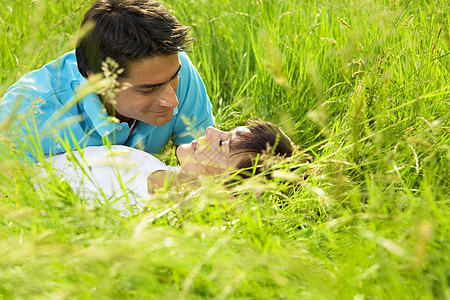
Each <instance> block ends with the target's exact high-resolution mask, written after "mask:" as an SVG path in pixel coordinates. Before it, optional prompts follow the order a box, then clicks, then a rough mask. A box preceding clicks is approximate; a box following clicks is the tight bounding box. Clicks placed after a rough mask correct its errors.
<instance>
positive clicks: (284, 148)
mask: <svg viewBox="0 0 450 300" xmlns="http://www.w3.org/2000/svg"><path fill="white" fill-rule="evenodd" d="M247 124H248V125H247V129H248V130H245V131H237V132H236V137H235V138H234V139H232V140H231V141H230V152H232V153H233V154H232V156H235V155H239V156H242V159H241V161H240V162H239V163H238V164H237V169H240V170H241V172H240V173H239V175H240V177H242V178H247V177H250V176H251V175H256V174H258V173H261V171H262V164H263V161H264V154H268V155H270V156H279V157H290V156H292V153H293V152H294V144H293V143H292V141H291V139H290V138H289V137H288V136H287V135H286V134H284V133H283V131H282V130H281V129H280V128H278V127H277V126H276V125H274V124H272V123H270V122H266V121H261V120H254V121H248V122H247ZM243 154H244V155H243ZM258 155H259V158H258V162H257V164H256V166H255V159H256V157H257V156H258Z"/></svg>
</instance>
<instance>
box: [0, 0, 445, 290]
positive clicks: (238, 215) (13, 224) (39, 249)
mask: <svg viewBox="0 0 450 300" xmlns="http://www.w3.org/2000/svg"><path fill="white" fill-rule="evenodd" d="M90 4H91V1H56V2H55V1H9V2H8V3H7V2H6V1H1V2H0V11H1V14H0V27H1V29H2V30H0V55H1V57H2V60H1V61H0V66H1V67H0V70H1V71H0V92H1V94H3V92H4V91H5V90H6V88H7V87H8V86H9V85H10V84H12V83H13V82H14V81H15V80H17V79H18V78H19V76H21V75H23V74H25V73H26V72H28V71H30V70H32V69H35V68H38V67H40V66H41V65H42V64H44V63H46V62H48V61H50V60H53V59H54V58H56V57H57V56H59V55H61V54H63V53H64V52H65V51H68V50H71V49H72V48H73V47H74V43H75V40H76V36H77V31H78V25H79V23H80V20H81V18H82V14H83V12H84V11H85V10H86V9H87V8H88V7H89V5H90ZM164 4H166V5H167V6H168V7H170V8H171V9H172V10H173V12H174V14H175V15H176V16H177V18H178V19H179V20H180V21H181V22H183V23H185V24H187V25H190V26H192V30H193V35H194V37H195V38H196V39H197V41H196V42H195V44H194V46H193V53H192V54H190V56H191V58H192V60H193V61H194V63H195V65H196V66H197V67H198V70H199V72H200V74H201V75H202V77H203V79H204V81H205V84H206V86H207V89H208V93H209V95H210V98H211V101H212V102H213V105H214V111H215V115H216V117H217V125H218V126H219V127H221V128H222V129H228V128H231V127H234V126H235V125H236V124H241V123H242V121H243V120H246V119H248V118H249V117H259V118H263V119H266V120H269V121H273V122H275V123H277V124H279V125H280V126H281V127H282V128H283V129H284V130H285V131H286V132H288V133H289V135H290V136H291V137H292V138H293V140H294V141H295V142H296V144H298V145H300V146H302V147H304V148H306V149H307V150H308V151H309V152H310V153H311V154H312V155H313V156H314V163H313V164H311V165H308V166H302V167H301V168H300V169H299V170H298V171H297V173H295V174H294V176H288V175H286V174H284V173H283V172H279V173H278V177H277V178H275V179H273V180H271V181H266V180H264V179H263V178H253V179H251V180H249V181H246V182H243V183H242V184H241V185H239V186H237V187H232V188H231V191H232V194H233V196H231V195H230V192H226V191H223V192H218V186H217V184H218V183H217V182H216V183H214V182H212V181H209V180H206V181H205V183H204V189H203V190H202V191H201V192H200V193H197V194H196V195H195V196H194V197H192V198H191V199H190V200H188V201H183V199H184V197H185V196H186V194H188V193H189V192H190V191H189V188H186V191H185V192H184V193H183V192H179V193H176V192H174V191H172V192H167V193H161V194H159V195H157V196H156V197H155V198H154V199H153V200H152V201H150V202H149V203H148V204H147V205H148V209H147V210H146V211H144V212H142V213H139V214H136V215H133V216H124V215H123V214H120V212H118V211H116V210H114V209H112V208H110V207H108V206H107V205H102V204H100V203H98V204H96V205H87V204H86V203H85V202H84V201H83V199H80V198H79V197H77V196H76V195H75V194H74V193H73V191H71V189H70V188H69V186H68V184H67V183H65V182H64V181H62V180H61V179H60V178H58V177H57V176H55V175H54V174H51V173H49V174H47V175H43V173H42V172H40V171H39V170H38V168H36V167H34V166H30V165H29V164H26V163H24V162H23V160H22V159H21V158H23V155H24V154H23V153H22V151H21V150H20V149H16V148H14V147H12V146H11V144H10V142H9V137H7V136H4V135H2V142H1V145H0V155H1V160H0V161H1V162H0V164H1V167H2V170H5V171H4V172H3V174H1V175H0V194H1V201H0V212H1V213H0V215H1V217H0V236H1V239H0V243H1V245H0V249H1V250H0V251H1V255H0V266H1V267H0V294H1V295H3V296H4V297H5V298H30V297H39V298H44V297H45V298H69V297H75V298H152V297H155V298H156V297H164V298H187V299H189V298H222V299H227V298H256V299H273V298H288V299H296V298H315V299H335V298H343V299H417V298H421V299H448V298H449V297H450V289H449V278H450V269H449V265H450V262H449V258H448V257H450V255H449V254H450V253H449V244H450V242H449V228H450V227H449V222H450V221H449V220H450V213H449V199H450V197H449V195H450V193H449V178H450V173H449V167H448V166H449V165H450V164H449V163H450V158H449V157H450V156H449V153H448V152H449V145H450V134H449V130H450V126H449V116H450V108H449V105H450V101H449V100H450V96H449V94H450V78H449V70H450V54H449V53H450V38H449V22H448V20H449V11H450V10H449V5H448V4H447V3H446V1H410V0H409V1H408V0H407V1H325V0H323V1H320V0H316V1H306V2H302V3H301V5H299V3H297V2H296V1H292V0H288V1H250V2H248V1H247V2H245V1H231V0H229V1H223V2H221V3H219V2H216V1H206V0H205V1H203V0H199V1H178V0H177V1H171V2H170V3H169V2H164ZM2 121H5V120H2ZM4 129H5V128H4V127H3V130H4ZM296 159H297V158H294V160H293V161H291V162H290V164H296V163H297V162H298V160H296ZM307 169H313V172H312V174H311V175H310V177H309V178H308V179H307V180H306V182H304V183H303V186H302V188H301V189H295V190H287V188H286V186H287V185H288V184H289V180H294V181H297V180H300V177H301V172H303V171H305V170H307ZM6 170H8V171H6ZM290 175H292V174H290ZM286 180H287V181H288V182H286ZM36 184H38V185H39V188H38V187H37V185H36ZM180 202H181V203H180Z"/></svg>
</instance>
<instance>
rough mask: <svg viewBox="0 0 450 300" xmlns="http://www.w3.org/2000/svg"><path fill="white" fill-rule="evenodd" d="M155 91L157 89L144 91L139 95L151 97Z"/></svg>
mask: <svg viewBox="0 0 450 300" xmlns="http://www.w3.org/2000/svg"><path fill="white" fill-rule="evenodd" d="M154 90H155V89H150V90H142V91H139V94H141V95H150V94H151V93H153V91H154Z"/></svg>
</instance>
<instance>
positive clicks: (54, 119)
mask: <svg viewBox="0 0 450 300" xmlns="http://www.w3.org/2000/svg"><path fill="white" fill-rule="evenodd" d="M179 57H180V62H181V69H180V73H179V74H180V80H179V84H178V88H177V92H176V94H177V97H178V102H179V105H178V107H176V108H175V109H174V114H173V117H172V119H171V120H170V121H169V122H168V123H167V124H165V125H162V126H154V125H150V124H147V123H144V122H139V121H138V122H137V123H136V126H135V129H134V130H133V132H132V133H131V135H130V128H129V126H128V123H126V122H122V123H118V122H115V121H114V120H113V119H112V118H110V117H108V114H107V112H106V110H105V108H104V106H103V104H102V102H101V100H100V98H99V97H98V95H97V94H95V93H90V94H88V95H87V96H85V97H83V98H81V99H76V93H77V90H78V89H79V88H80V87H81V86H83V84H85V83H86V82H87V80H86V79H85V78H84V77H83V76H82V75H81V74H80V72H79V71H78V66H77V60H76V57H75V51H71V52H68V53H66V54H64V55H63V56H61V57H60V58H58V59H56V60H54V61H52V62H50V63H48V64H46V65H45V66H43V67H42V68H41V69H39V70H36V71H32V72H30V73H28V74H26V75H24V76H22V77H21V78H20V79H19V80H18V81H17V82H16V83H15V84H13V85H12V86H11V87H10V88H9V89H8V90H7V91H6V93H5V95H4V96H3V98H2V101H1V102H0V120H1V121H6V120H7V119H8V118H10V116H11V114H13V113H14V112H17V116H15V117H14V120H15V121H14V122H13V124H18V123H20V124H21V125H19V126H17V125H16V127H17V128H18V129H19V130H17V128H16V127H14V126H13V127H12V128H11V129H12V131H13V132H14V135H15V136H20V135H22V138H26V137H27V136H28V137H29V136H30V135H32V136H33V138H34V139H35V140H39V141H40V145H41V147H42V150H43V152H44V154H50V153H60V152H66V148H67V147H68V148H70V149H75V148H76V145H77V144H78V145H79V146H80V147H81V148H83V147H86V146H100V145H103V144H104V141H105V140H109V142H110V143H112V144H115V145H126V146H131V147H135V148H139V149H142V150H144V151H147V152H150V153H157V152H158V151H159V150H161V148H162V147H163V146H164V145H166V144H167V142H168V141H169V139H171V138H172V139H173V143H174V144H175V145H180V144H183V143H188V142H191V141H192V140H193V139H194V138H196V137H198V136H199V135H203V134H204V132H205V129H206V127H208V126H213V125H214V117H213V115H212V107H211V103H210V101H209V98H208V95H207V94H206V90H205V86H204V84H203V81H202V79H201V78H200V75H199V74H198V72H197V70H196V69H195V67H194V66H193V65H192V63H191V61H190V59H189V57H188V56H187V54H186V53H185V52H180V53H179ZM21 120H22V121H21ZM24 121H25V123H24ZM15 129H16V130H15ZM31 144H33V143H31ZM63 144H64V145H66V147H64V146H63ZM38 146H39V145H38ZM34 147H35V146H34ZM35 150H36V149H35ZM32 152H34V151H32Z"/></svg>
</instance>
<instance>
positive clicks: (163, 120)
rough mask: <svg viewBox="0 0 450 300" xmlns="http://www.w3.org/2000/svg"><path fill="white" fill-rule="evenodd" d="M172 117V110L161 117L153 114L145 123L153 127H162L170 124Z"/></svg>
mask: <svg viewBox="0 0 450 300" xmlns="http://www.w3.org/2000/svg"><path fill="white" fill-rule="evenodd" d="M172 117H173V110H172V111H170V112H169V113H167V114H165V115H163V116H158V115H154V114H153V115H152V117H151V118H149V119H148V121H147V123H148V124H150V125H154V126H163V125H165V124H167V123H168V122H170V120H172Z"/></svg>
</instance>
